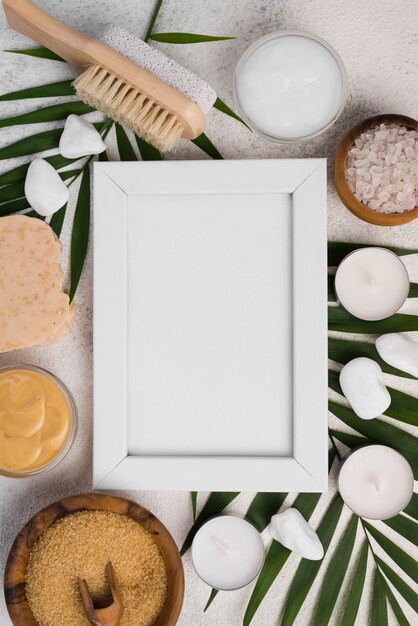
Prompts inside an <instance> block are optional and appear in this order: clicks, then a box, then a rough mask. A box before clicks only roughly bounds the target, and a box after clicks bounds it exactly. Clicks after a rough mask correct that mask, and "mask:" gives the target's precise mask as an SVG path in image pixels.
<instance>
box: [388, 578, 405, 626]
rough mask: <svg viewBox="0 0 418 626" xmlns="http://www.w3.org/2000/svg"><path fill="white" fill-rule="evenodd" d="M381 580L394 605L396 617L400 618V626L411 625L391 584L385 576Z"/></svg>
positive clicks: (390, 601)
mask: <svg viewBox="0 0 418 626" xmlns="http://www.w3.org/2000/svg"><path fill="white" fill-rule="evenodd" d="M381 582H382V583H383V586H384V589H385V595H386V598H387V599H388V601H389V604H390V605H391V607H392V610H393V612H394V614H395V617H396V619H397V620H398V624H399V626H411V624H410V623H409V621H408V620H407V619H406V617H405V613H404V612H403V611H402V608H401V606H400V604H399V602H398V601H397V599H396V598H395V594H394V593H393V591H392V589H391V588H390V586H389V585H388V583H387V582H386V579H385V578H384V577H383V576H381Z"/></svg>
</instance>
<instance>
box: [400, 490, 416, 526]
mask: <svg viewBox="0 0 418 626" xmlns="http://www.w3.org/2000/svg"><path fill="white" fill-rule="evenodd" d="M403 512H404V513H406V514H407V515H410V516H411V517H412V518H413V519H414V520H415V521H416V522H418V494H416V493H413V494H412V498H411V502H410V503H409V504H408V506H406V507H405V508H404V511H403Z"/></svg>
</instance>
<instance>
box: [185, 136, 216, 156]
mask: <svg viewBox="0 0 418 626" xmlns="http://www.w3.org/2000/svg"><path fill="white" fill-rule="evenodd" d="M192 141H193V143H194V144H195V145H196V146H197V147H198V148H200V149H201V150H203V152H206V154H207V155H208V156H210V158H211V159H223V156H222V155H221V153H220V152H218V149H217V148H215V146H214V145H213V143H212V142H211V140H210V139H209V137H207V136H206V135H205V133H202V134H201V135H199V137H196V139H192Z"/></svg>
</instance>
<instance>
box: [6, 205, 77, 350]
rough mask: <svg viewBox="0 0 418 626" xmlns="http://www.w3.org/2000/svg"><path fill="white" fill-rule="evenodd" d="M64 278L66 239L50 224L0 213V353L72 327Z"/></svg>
mask: <svg viewBox="0 0 418 626" xmlns="http://www.w3.org/2000/svg"><path fill="white" fill-rule="evenodd" d="M62 282H63V272H62V269H61V244H60V242H59V241H58V239H57V237H56V236H55V233H54V231H53V230H52V229H51V228H50V226H48V224H45V223H44V222H43V221H42V220H39V219H37V218H33V217H27V216H25V215H13V216H7V217H2V218H0V286H1V288H0V328H1V332H0V352H8V351H10V350H16V349H18V348H29V347H31V346H39V345H41V344H43V343H48V342H51V339H52V338H53V337H54V336H55V337H57V336H58V337H61V334H58V333H62V332H63V331H64V330H65V331H66V330H68V328H67V327H68V326H69V324H68V320H69V316H72V315H73V310H71V309H70V303H69V297H68V295H67V294H66V293H64V291H63V290H62ZM70 320H71V317H70ZM64 334H65V333H64Z"/></svg>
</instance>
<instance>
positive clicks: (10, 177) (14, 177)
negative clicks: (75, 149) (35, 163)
mask: <svg viewBox="0 0 418 626" xmlns="http://www.w3.org/2000/svg"><path fill="white" fill-rule="evenodd" d="M78 160H79V159H66V158H65V157H63V156H61V155H60V154H54V155H53V156H50V157H45V161H48V163H50V164H51V165H52V166H53V167H55V169H60V168H61V167H66V166H67V165H71V164H72V163H75V162H76V161H78ZM29 165H30V163H24V164H23V165H19V166H18V167H14V168H13V169H12V170H8V171H7V172H4V173H3V174H0V185H9V184H12V183H17V182H19V181H22V180H24V179H25V177H26V172H27V171H28V167H29Z"/></svg>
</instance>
